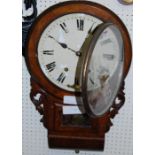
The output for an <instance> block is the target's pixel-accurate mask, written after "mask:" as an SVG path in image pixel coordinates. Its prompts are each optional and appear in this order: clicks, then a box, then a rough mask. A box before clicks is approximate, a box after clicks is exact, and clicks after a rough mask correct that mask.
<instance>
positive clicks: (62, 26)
mask: <svg viewBox="0 0 155 155" xmlns="http://www.w3.org/2000/svg"><path fill="white" fill-rule="evenodd" d="M60 27H61V28H62V29H63V30H64V31H65V32H66V33H68V32H69V31H68V29H67V26H66V23H64V22H63V23H62V24H60Z"/></svg>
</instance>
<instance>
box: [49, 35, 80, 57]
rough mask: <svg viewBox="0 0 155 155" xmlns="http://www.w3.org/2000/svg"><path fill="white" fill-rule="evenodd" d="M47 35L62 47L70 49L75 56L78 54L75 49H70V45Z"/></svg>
mask: <svg viewBox="0 0 155 155" xmlns="http://www.w3.org/2000/svg"><path fill="white" fill-rule="evenodd" d="M48 37H49V38H52V39H53V40H55V41H56V42H57V43H58V44H59V45H60V46H61V47H62V48H65V49H68V50H70V51H71V52H73V53H75V54H76V55H77V56H80V53H79V51H75V50H73V49H71V48H70V47H68V46H67V44H65V43H62V42H60V41H58V40H56V39H55V38H54V37H52V36H50V35H49V36H48Z"/></svg>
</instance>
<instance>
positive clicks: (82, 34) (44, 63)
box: [38, 13, 112, 92]
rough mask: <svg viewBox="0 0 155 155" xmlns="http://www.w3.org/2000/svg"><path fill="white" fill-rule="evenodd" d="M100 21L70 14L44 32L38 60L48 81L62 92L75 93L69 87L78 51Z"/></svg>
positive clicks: (79, 14)
mask: <svg viewBox="0 0 155 155" xmlns="http://www.w3.org/2000/svg"><path fill="white" fill-rule="evenodd" d="M101 22H102V21H101V20H99V19H98V18H96V17H94V16H90V15H87V14H83V13H73V14H67V15H64V16H62V17H59V18H57V19H56V20H54V21H53V22H51V23H50V24H49V25H48V26H47V27H46V28H45V29H44V31H43V33H42V34H41V37H40V39H39V43H38V61H39V65H40V67H41V70H42V72H43V73H44V75H45V76H46V77H47V78H48V80H50V81H51V82H52V83H53V84H55V85H56V86H58V87H59V88H61V89H64V90H67V91H72V92H74V91H75V89H74V88H73V87H72V86H73V85H75V84H74V82H75V72H76V67H77V62H78V59H79V56H80V54H79V51H80V48H81V46H82V44H83V43H84V41H85V39H86V37H87V36H88V35H89V32H90V31H92V30H93V29H94V28H95V27H96V26H97V25H99V24H100V23H101ZM102 44H104V43H102ZM105 54H106V53H105ZM105 57H108V59H110V58H111V57H112V56H110V55H107V56H105Z"/></svg>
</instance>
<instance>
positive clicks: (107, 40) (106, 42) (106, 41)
mask: <svg viewBox="0 0 155 155" xmlns="http://www.w3.org/2000/svg"><path fill="white" fill-rule="evenodd" d="M108 43H111V39H106V40H103V41H101V46H103V45H105V44H108Z"/></svg>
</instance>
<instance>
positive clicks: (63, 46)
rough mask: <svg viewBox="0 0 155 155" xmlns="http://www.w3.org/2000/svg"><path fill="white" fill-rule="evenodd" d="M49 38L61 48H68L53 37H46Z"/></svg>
mask: <svg viewBox="0 0 155 155" xmlns="http://www.w3.org/2000/svg"><path fill="white" fill-rule="evenodd" d="M48 37H49V38H52V39H53V40H55V41H56V42H57V43H58V44H59V45H60V46H61V47H62V48H68V47H67V45H66V44H65V43H62V42H59V41H58V40H56V39H55V38H54V37H52V36H48Z"/></svg>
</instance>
